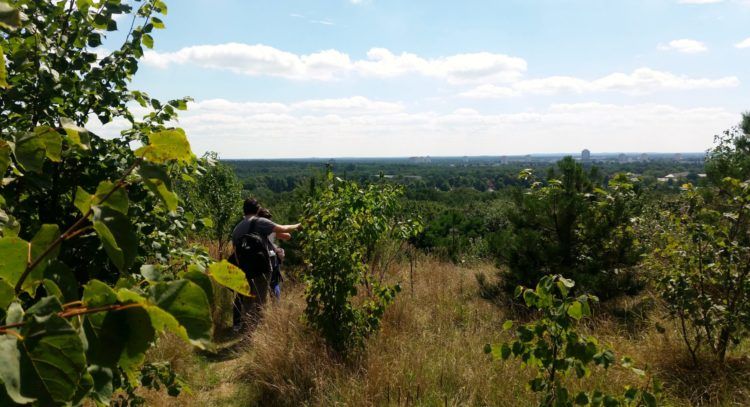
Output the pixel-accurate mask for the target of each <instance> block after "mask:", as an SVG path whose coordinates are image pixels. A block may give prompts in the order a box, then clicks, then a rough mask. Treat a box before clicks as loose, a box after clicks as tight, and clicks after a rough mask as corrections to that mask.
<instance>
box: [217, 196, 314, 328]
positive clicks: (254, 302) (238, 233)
mask: <svg viewBox="0 0 750 407" xmlns="http://www.w3.org/2000/svg"><path fill="white" fill-rule="evenodd" d="M242 209H243V212H244V214H245V218H244V219H242V220H241V221H240V222H239V223H238V224H237V226H235V227H234V230H233V231H232V244H233V245H234V246H235V247H237V246H238V244H239V241H240V239H241V238H242V236H244V235H246V234H248V233H257V234H258V235H260V237H261V238H262V239H263V241H264V243H265V244H266V247H268V248H269V249H270V250H273V245H272V244H271V242H270V240H269V236H270V235H271V234H273V233H275V234H276V236H278V237H279V238H280V239H288V238H291V234H290V233H291V232H293V231H295V230H297V229H299V227H300V224H299V223H297V224H294V225H277V224H276V223H274V222H273V221H271V220H270V219H265V218H262V217H259V216H258V212H259V211H260V209H261V207H260V204H259V203H258V201H257V200H256V199H254V198H248V199H246V200H245V202H244V204H243V205H242ZM251 229H252V230H251ZM270 281H271V274H270V273H259V274H257V275H256V276H255V277H253V278H250V279H249V280H248V282H249V283H250V293H251V294H252V295H253V297H251V298H249V299H243V301H242V302H243V308H245V310H244V311H245V313H249V314H250V316H251V318H257V317H258V316H259V315H260V308H261V307H262V306H263V304H265V302H266V298H267V297H268V290H269V284H270ZM235 308H237V307H236V306H235Z"/></svg>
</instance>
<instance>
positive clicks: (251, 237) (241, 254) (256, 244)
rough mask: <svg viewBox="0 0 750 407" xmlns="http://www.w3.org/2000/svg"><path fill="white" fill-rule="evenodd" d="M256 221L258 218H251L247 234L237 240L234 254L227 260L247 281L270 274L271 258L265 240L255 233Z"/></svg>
mask: <svg viewBox="0 0 750 407" xmlns="http://www.w3.org/2000/svg"><path fill="white" fill-rule="evenodd" d="M257 220H258V218H253V220H251V221H250V230H249V232H248V233H246V234H244V235H242V236H241V237H240V238H239V240H238V242H237V245H236V247H235V248H234V254H232V256H231V257H230V259H229V262H230V263H232V264H234V265H235V266H237V267H239V268H240V269H241V270H242V271H244V272H245V277H246V278H247V279H248V280H250V279H252V278H255V277H257V276H259V275H261V274H265V275H268V274H270V273H271V258H270V257H269V255H268V248H267V247H266V243H265V240H264V239H263V237H261V236H260V235H259V234H258V233H257V232H256V231H255V223H256V221H257Z"/></svg>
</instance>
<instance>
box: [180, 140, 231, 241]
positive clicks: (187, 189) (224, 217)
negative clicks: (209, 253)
mask: <svg viewBox="0 0 750 407" xmlns="http://www.w3.org/2000/svg"><path fill="white" fill-rule="evenodd" d="M200 168H201V170H200V171H199V172H198V174H196V175H195V177H193V178H188V179H187V180H183V181H182V182H180V183H179V184H178V185H179V186H178V188H177V189H178V190H179V191H180V193H181V195H183V196H184V197H185V204H186V209H188V210H189V211H190V212H192V213H195V214H197V215H199V216H202V217H205V218H207V219H208V220H210V222H207V223H208V224H207V226H208V227H207V231H208V234H209V237H210V238H211V239H213V240H214V241H215V242H216V243H217V245H218V248H219V253H224V249H225V248H226V245H227V243H229V238H230V234H231V233H232V228H233V227H234V225H235V224H236V222H237V221H238V220H239V219H240V218H241V217H242V184H241V183H240V181H239V180H238V179H237V175H235V173H234V170H233V169H232V167H231V166H229V165H227V164H225V163H222V162H221V161H219V157H218V154H216V153H213V152H209V153H206V154H205V155H204V156H203V158H202V159H201V160H200Z"/></svg>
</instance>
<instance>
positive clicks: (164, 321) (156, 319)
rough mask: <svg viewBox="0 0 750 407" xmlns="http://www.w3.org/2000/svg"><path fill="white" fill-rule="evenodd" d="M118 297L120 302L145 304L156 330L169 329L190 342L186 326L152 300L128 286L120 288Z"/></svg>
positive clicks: (144, 306) (163, 330)
mask: <svg viewBox="0 0 750 407" xmlns="http://www.w3.org/2000/svg"><path fill="white" fill-rule="evenodd" d="M117 298H118V299H119V300H120V302H122V303H125V304H128V303H136V304H141V305H143V308H144V309H145V310H146V312H148V315H149V317H150V318H151V326H152V327H153V328H154V330H155V331H156V332H159V333H161V332H165V331H169V332H172V333H173V334H175V335H177V336H178V337H179V338H181V339H183V340H184V341H185V342H190V338H189V337H188V334H187V330H186V329H185V327H184V326H182V325H180V323H179V321H177V319H176V318H175V317H174V316H172V315H171V314H169V313H167V312H166V311H164V310H163V309H161V308H159V307H158V306H156V305H155V304H154V303H153V302H152V300H149V299H147V298H145V297H144V296H142V295H141V294H139V293H137V292H135V291H132V290H130V289H127V288H121V289H120V290H118V291H117Z"/></svg>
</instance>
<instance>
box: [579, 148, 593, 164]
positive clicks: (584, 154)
mask: <svg viewBox="0 0 750 407" xmlns="http://www.w3.org/2000/svg"><path fill="white" fill-rule="evenodd" d="M581 162H582V163H584V164H590V163H591V151H589V150H588V149H584V150H583V151H581Z"/></svg>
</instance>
